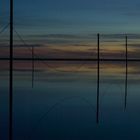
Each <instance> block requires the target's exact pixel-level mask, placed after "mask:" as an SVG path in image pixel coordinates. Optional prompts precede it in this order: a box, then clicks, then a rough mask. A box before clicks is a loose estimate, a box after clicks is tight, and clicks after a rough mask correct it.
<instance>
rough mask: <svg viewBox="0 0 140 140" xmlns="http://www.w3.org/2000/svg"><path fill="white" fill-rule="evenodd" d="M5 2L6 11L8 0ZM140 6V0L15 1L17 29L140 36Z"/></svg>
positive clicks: (3, 1) (3, 0)
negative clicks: (133, 34)
mask: <svg viewBox="0 0 140 140" xmlns="http://www.w3.org/2000/svg"><path fill="white" fill-rule="evenodd" d="M1 1H2V4H3V8H2V9H4V7H5V9H6V6H7V5H6V4H7V3H6V1H7V2H8V0H1ZM7 7H8V6H7ZM139 7H140V1H139V0H24V1H23V0H15V26H17V28H21V29H29V30H30V31H31V30H32V32H35V31H37V32H40V33H41V32H42V33H44V32H47V33H97V32H101V33H124V32H126V33H139V32H140V29H139V24H140V18H139V15H140V10H139ZM3 11H4V10H3ZM3 13H4V12H3ZM6 13H8V12H5V15H6ZM24 31H25V30H24Z"/></svg>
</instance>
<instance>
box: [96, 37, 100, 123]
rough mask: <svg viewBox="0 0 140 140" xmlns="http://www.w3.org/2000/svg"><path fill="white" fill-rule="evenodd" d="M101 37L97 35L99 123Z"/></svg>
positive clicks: (97, 116) (97, 115)
mask: <svg viewBox="0 0 140 140" xmlns="http://www.w3.org/2000/svg"><path fill="white" fill-rule="evenodd" d="M99 89H100V35H99V34H97V112H96V122H97V124H98V123H99V105H100V104H99V101H100V91H99Z"/></svg>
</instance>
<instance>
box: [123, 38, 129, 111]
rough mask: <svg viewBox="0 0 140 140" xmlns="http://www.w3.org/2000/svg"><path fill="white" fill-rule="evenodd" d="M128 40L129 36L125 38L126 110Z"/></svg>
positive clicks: (125, 105)
mask: <svg viewBox="0 0 140 140" xmlns="http://www.w3.org/2000/svg"><path fill="white" fill-rule="evenodd" d="M127 42H128V38H127V35H126V36H125V104H124V108H125V109H126V107H127V80H128V78H127V77H128V49H127V48H128V44H127Z"/></svg>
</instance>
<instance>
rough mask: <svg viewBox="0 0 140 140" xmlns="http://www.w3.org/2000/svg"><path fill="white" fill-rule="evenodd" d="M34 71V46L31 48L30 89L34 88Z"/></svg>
mask: <svg viewBox="0 0 140 140" xmlns="http://www.w3.org/2000/svg"><path fill="white" fill-rule="evenodd" d="M34 69H35V64H34V46H32V88H33V87H34Z"/></svg>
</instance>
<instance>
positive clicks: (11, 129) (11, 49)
mask: <svg viewBox="0 0 140 140" xmlns="http://www.w3.org/2000/svg"><path fill="white" fill-rule="evenodd" d="M9 55H10V61H9V69H10V71H9V140H13V0H10V54H9Z"/></svg>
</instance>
